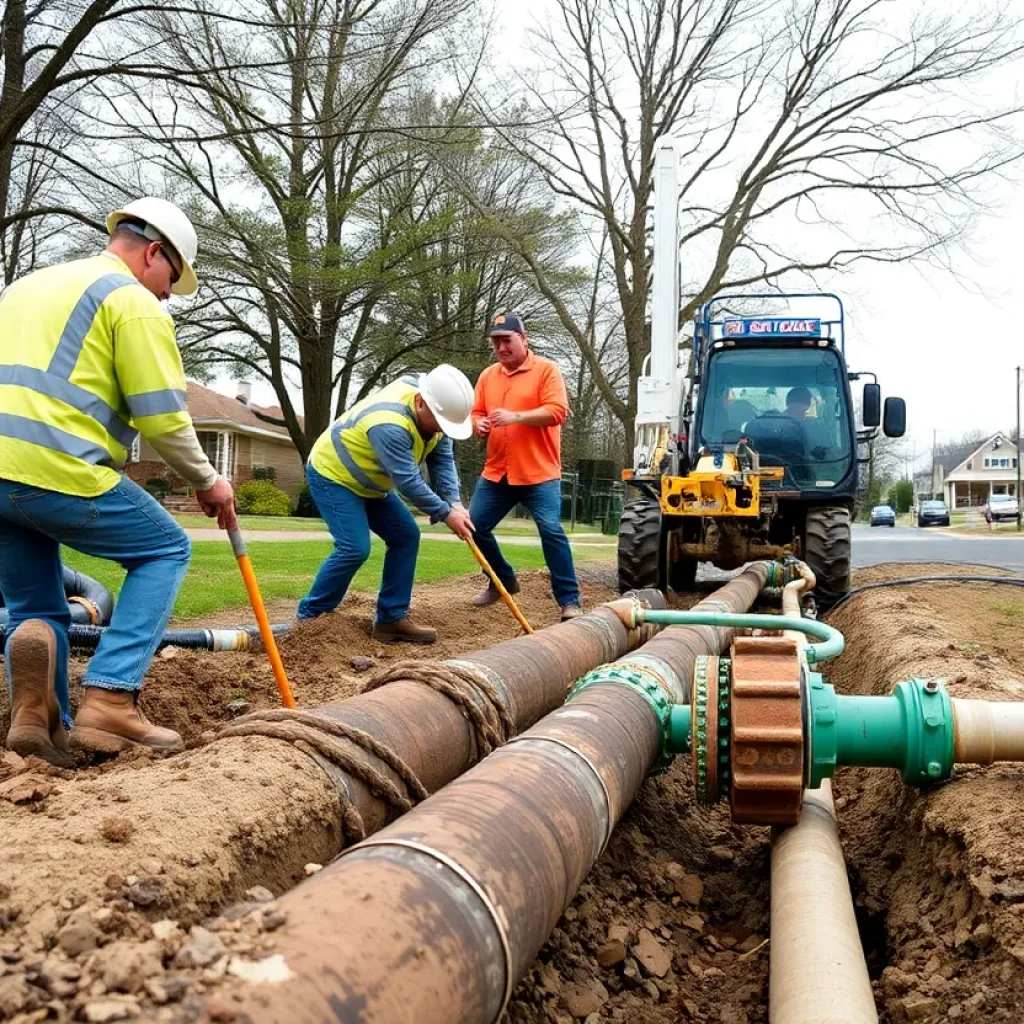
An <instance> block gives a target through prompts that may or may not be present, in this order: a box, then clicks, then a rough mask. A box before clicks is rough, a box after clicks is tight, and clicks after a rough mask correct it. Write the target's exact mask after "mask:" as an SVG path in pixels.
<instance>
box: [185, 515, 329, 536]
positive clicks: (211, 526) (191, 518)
mask: <svg viewBox="0 0 1024 1024" xmlns="http://www.w3.org/2000/svg"><path fill="white" fill-rule="evenodd" d="M174 518H175V519H177V521H178V522H179V523H180V524H181V525H182V526H183V527H184V528H185V529H186V530H215V529H216V528H217V520H216V519H207V518H206V516H203V515H192V514H189V513H188V512H182V513H180V514H178V515H176V516H175V517H174ZM238 525H239V526H241V527H242V529H243V530H301V531H303V532H306V531H309V532H312V533H315V532H317V531H321V530H326V529H327V526H326V524H325V523H324V521H323V520H322V519H301V518H299V517H298V516H239V517H238Z"/></svg>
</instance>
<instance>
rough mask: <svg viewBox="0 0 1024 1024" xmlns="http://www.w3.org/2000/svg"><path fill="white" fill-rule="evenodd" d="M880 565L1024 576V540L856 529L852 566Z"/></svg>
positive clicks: (914, 529)
mask: <svg viewBox="0 0 1024 1024" xmlns="http://www.w3.org/2000/svg"><path fill="white" fill-rule="evenodd" d="M879 562H971V563H977V564H979V565H997V566H1001V567H1003V568H1005V569H1012V570H1013V571H1015V572H1024V536H1021V537H1012V536H1006V535H1005V534H1002V535H999V536H994V537H974V536H971V535H969V534H968V535H965V534H962V533H947V532H946V531H945V530H942V529H935V528H934V527H930V528H928V529H924V530H922V529H918V528H917V527H913V526H897V527H895V528H892V529H890V528H888V527H885V526H876V527H874V528H872V527H870V526H861V525H859V524H858V525H855V526H854V528H853V564H854V565H855V566H858V567H861V566H865V565H877V564H878V563H879Z"/></svg>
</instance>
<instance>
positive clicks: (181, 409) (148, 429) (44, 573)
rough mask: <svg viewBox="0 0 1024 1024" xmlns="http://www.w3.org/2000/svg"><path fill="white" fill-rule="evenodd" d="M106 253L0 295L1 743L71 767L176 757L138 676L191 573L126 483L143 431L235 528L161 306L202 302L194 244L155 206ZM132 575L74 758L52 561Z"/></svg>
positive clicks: (115, 235)
mask: <svg viewBox="0 0 1024 1024" xmlns="http://www.w3.org/2000/svg"><path fill="white" fill-rule="evenodd" d="M107 229H108V231H109V232H110V241H109V244H108V245H107V248H106V250H105V251H104V252H102V253H100V254H99V255H98V256H92V257H90V258H88V259H82V260H75V261H73V262H70V263H61V264H58V265H56V266H53V267H48V268H47V269H45V270H39V271H36V272H35V273H33V274H30V275H28V276H27V277H24V278H22V279H21V280H19V281H16V282H14V283H13V284H12V285H10V287H8V288H7V289H6V290H5V291H4V292H3V294H2V296H0V591H2V592H3V595H4V598H5V600H6V602H7V607H8V609H9V610H10V626H9V631H8V634H7V644H6V649H5V662H6V669H7V680H8V687H9V691H10V695H11V726H10V729H9V731H8V734H7V739H6V745H7V747H8V748H9V749H11V750H14V751H17V752H18V753H19V754H24V755H27V754H34V755H36V756H38V757H42V758H45V759H46V760H47V761H50V762H51V763H53V764H57V765H63V766H66V767H69V766H72V765H73V764H74V761H73V760H72V759H71V757H70V755H69V753H68V748H69V745H70V746H72V747H79V748H82V749H85V750H97V751H104V752H108V753H116V752H117V751H120V750H125V749H128V748H129V747H132V746H143V747H150V748H152V749H154V750H158V751H173V750H180V749H181V747H182V746H183V744H182V741H181V737H180V736H179V735H178V734H177V733H176V732H174V731H172V730H171V729H163V728H159V727H157V726H155V725H151V724H150V723H149V722H148V721H147V720H146V717H145V715H143V713H142V710H141V709H140V707H139V693H140V691H141V689H142V681H143V677H144V676H145V674H146V670H147V669H148V668H149V663H150V660H151V659H152V657H153V652H154V651H155V650H156V647H157V644H158V643H159V642H160V638H161V636H162V635H163V632H164V628H165V626H166V625H167V620H168V619H169V618H170V615H171V610H172V609H173V607H174V600H175V597H176V595H177V593H178V588H179V586H180V585H181V581H182V578H183V577H184V575H185V572H186V570H187V569H188V563H189V556H190V547H189V541H188V538H187V537H186V535H185V532H184V530H182V528H181V527H180V526H179V525H178V524H177V523H176V522H175V521H174V519H173V518H172V517H171V516H170V514H169V513H168V512H167V511H166V510H165V509H164V508H163V507H162V506H161V505H160V504H159V503H158V502H157V501H156V500H155V499H154V498H153V497H152V496H151V495H149V494H148V493H146V491H144V490H142V488H140V487H139V486H137V485H136V484H134V483H133V482H132V481H131V480H129V479H127V478H126V477H124V476H122V474H121V468H122V466H123V465H124V462H125V460H126V459H127V457H128V453H129V452H130V450H131V447H132V444H133V442H134V440H135V438H136V437H137V436H138V434H137V432H141V433H142V435H143V436H144V437H145V438H146V440H147V441H148V442H149V443H150V444H151V445H152V446H153V448H155V449H156V451H157V452H158V453H159V455H160V457H161V458H162V459H163V460H164V461H165V462H166V463H167V464H168V466H170V468H171V469H172V470H173V471H174V472H175V473H177V474H178V475H179V476H180V477H181V478H182V479H183V480H185V481H186V482H187V483H188V484H190V485H191V486H192V487H194V488H195V490H196V496H197V497H198V499H199V503H200V505H201V506H202V508H203V510H204V511H205V512H206V514H207V515H208V516H216V517H217V521H218V523H219V525H220V526H221V527H223V528H224V529H228V528H231V527H232V526H234V525H235V512H234V493H233V492H232V489H231V485H230V484H229V483H228V482H227V481H226V480H224V479H223V478H221V477H219V476H218V475H217V473H216V472H215V471H214V469H213V467H212V466H211V465H210V461H209V459H208V458H207V457H206V455H205V454H204V453H203V450H202V448H201V447H200V444H199V441H198V439H197V438H196V433H195V430H194V428H193V426H192V420H191V418H190V417H189V414H188V412H187V411H186V409H185V375H184V372H183V370H182V365H181V355H180V353H179V352H178V348H177V345H176V343H175V334H174V324H173V322H172V320H171V317H170V315H169V314H168V313H167V311H166V310H165V309H164V308H163V306H161V304H160V303H161V301H163V300H165V299H168V298H170V296H171V294H172V293H173V294H176V295H190V294H192V293H193V292H194V291H195V290H196V287H197V282H196V275H195V271H194V270H193V264H194V262H195V258H196V249H197V243H196V233H195V229H194V228H193V227H192V224H191V223H190V222H189V220H188V218H187V217H186V216H185V214H184V213H183V212H182V211H181V210H180V209H178V207H176V206H175V205H173V204H172V203H169V202H166V201H165V200H163V199H156V198H152V197H149V198H145V199H139V200H136V201H135V202H132V203H129V204H128V205H127V206H126V207H124V208H123V209H121V210H116V211H114V212H113V213H111V214H110V216H109V217H108V218H107ZM61 544H65V545H67V546H68V547H70V548H74V549H75V550H76V551H81V552H84V553H85V554H87V555H94V556H96V557H98V558H108V559H111V560H112V561H115V562H118V563H120V564H121V565H122V566H123V567H124V568H125V569H127V571H128V574H127V576H126V577H125V581H124V585H123V586H122V588H121V594H120V597H119V599H118V601H117V605H116V607H115V608H114V614H113V617H112V618H111V620H110V626H109V628H108V629H106V630H105V631H104V633H103V636H102V638H101V639H100V643H99V647H98V648H97V649H96V653H95V655H94V656H93V657H92V659H91V660H90V662H89V666H88V668H87V669H86V672H85V675H84V677H83V679H82V695H81V700H80V703H79V707H78V714H77V716H76V717H75V720H74V731H73V732H72V733H71V737H70V744H69V741H68V736H67V732H66V730H67V729H69V728H71V725H72V721H71V707H70V701H69V697H68V636H67V629H68V626H69V625H70V622H71V616H70V614H69V610H68V605H67V601H66V600H65V598H64V585H63V569H62V566H61V560H60V545H61Z"/></svg>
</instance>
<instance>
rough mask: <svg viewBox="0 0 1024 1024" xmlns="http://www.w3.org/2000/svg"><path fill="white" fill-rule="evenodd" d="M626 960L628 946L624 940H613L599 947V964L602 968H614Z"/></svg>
mask: <svg viewBox="0 0 1024 1024" xmlns="http://www.w3.org/2000/svg"><path fill="white" fill-rule="evenodd" d="M625 959H626V944H625V942H623V941H622V939H613V940H612V941H611V942H606V943H604V945H602V946H600V947H598V950H597V962H598V963H599V964H600V965H601V966H602V967H614V966H615V964H621V963H622V961H623V960H625Z"/></svg>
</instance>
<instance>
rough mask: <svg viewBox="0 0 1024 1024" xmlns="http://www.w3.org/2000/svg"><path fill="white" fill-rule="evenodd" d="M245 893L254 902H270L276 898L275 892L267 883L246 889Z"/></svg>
mask: <svg viewBox="0 0 1024 1024" xmlns="http://www.w3.org/2000/svg"><path fill="white" fill-rule="evenodd" d="M245 895H246V896H248V897H249V899H251V900H252V901H253V903H269V902H270V901H271V900H272V899H273V898H274V894H273V893H272V892H271V891H270V890H269V889H268V888H267V887H266V886H265V885H254V886H253V887H252V888H251V889H246V890H245Z"/></svg>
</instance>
